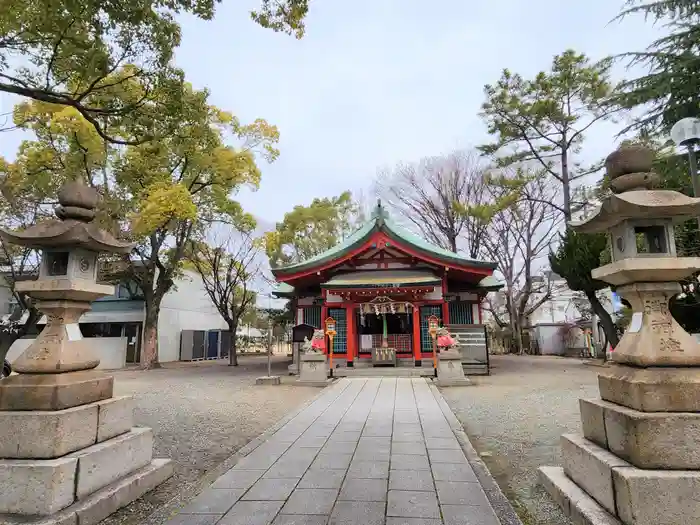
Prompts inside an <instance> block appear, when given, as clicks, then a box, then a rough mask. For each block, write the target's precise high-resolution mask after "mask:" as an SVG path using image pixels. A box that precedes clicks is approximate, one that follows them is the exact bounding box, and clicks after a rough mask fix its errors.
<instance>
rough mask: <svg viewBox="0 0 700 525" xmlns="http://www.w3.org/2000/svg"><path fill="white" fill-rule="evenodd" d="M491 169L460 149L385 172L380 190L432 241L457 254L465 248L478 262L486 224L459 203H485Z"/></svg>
mask: <svg viewBox="0 0 700 525" xmlns="http://www.w3.org/2000/svg"><path fill="white" fill-rule="evenodd" d="M486 171H487V167H486V165H485V164H484V162H483V160H482V159H480V158H479V155H478V153H474V152H470V151H456V152H453V153H451V154H449V155H447V156H444V157H431V158H425V159H422V160H421V161H419V162H417V163H415V164H399V165H398V166H396V167H395V168H394V169H393V170H389V171H384V172H380V173H379V175H378V177H377V181H376V185H377V192H378V193H379V195H380V196H382V197H383V198H384V199H385V200H387V201H388V203H389V204H390V205H392V206H394V207H395V208H396V209H397V210H398V211H399V212H400V213H401V215H402V216H403V217H404V218H405V219H406V220H407V221H409V222H411V223H412V224H413V225H414V227H415V228H416V229H417V230H418V231H419V232H420V233H422V234H423V236H424V237H425V238H426V239H428V240H429V241H430V242H432V243H434V244H437V245H438V246H441V247H443V248H445V249H447V250H450V251H453V252H455V253H456V252H458V251H459V250H460V248H461V246H462V245H464V247H465V251H466V252H467V253H468V255H469V257H471V258H473V259H478V258H479V256H480V255H481V247H482V242H483V237H484V234H485V226H484V225H483V224H482V223H481V221H479V220H478V219H477V218H475V217H470V216H466V215H464V214H461V213H459V212H458V210H457V208H456V207H455V203H461V204H463V205H479V204H481V203H482V202H483V199H484V198H485V183H484V175H485V173H486Z"/></svg>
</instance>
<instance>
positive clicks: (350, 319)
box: [345, 303, 357, 367]
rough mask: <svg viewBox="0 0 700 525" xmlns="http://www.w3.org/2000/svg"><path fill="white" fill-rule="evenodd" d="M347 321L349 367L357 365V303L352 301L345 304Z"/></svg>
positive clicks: (347, 357)
mask: <svg viewBox="0 0 700 525" xmlns="http://www.w3.org/2000/svg"><path fill="white" fill-rule="evenodd" d="M345 323H346V332H347V334H346V352H347V355H346V359H347V364H348V366H349V367H353V366H355V347H356V345H357V335H355V305H354V304H352V303H350V304H346V305H345Z"/></svg>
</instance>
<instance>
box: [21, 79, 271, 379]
mask: <svg viewBox="0 0 700 525" xmlns="http://www.w3.org/2000/svg"><path fill="white" fill-rule="evenodd" d="M173 110H177V111H178V112H179V113H176V114H173V115H172V118H173V119H175V118H176V119H177V120H178V121H179V122H180V125H179V126H178V130H177V132H176V133H173V132H169V133H168V134H161V139H160V140H158V141H153V142H146V143H142V144H139V145H133V146H128V147H116V146H114V145H113V144H110V143H108V142H106V141H104V140H103V139H102V137H101V136H100V134H99V132H98V131H97V130H96V129H95V128H94V126H92V124H91V123H90V122H89V121H88V120H86V119H85V118H84V117H83V115H82V114H81V113H80V112H79V111H78V110H77V109H76V108H73V107H70V106H68V107H67V106H58V105H55V104H46V103H44V102H32V103H23V104H21V105H20V106H19V107H18V108H17V110H16V112H15V115H16V119H17V121H18V124H19V125H21V126H22V127H23V128H24V129H26V130H28V131H31V132H33V133H34V135H35V137H36V138H35V140H31V141H25V142H24V143H23V144H22V146H21V147H20V151H19V153H18V156H17V159H16V161H15V163H14V165H15V168H14V171H15V173H18V174H20V176H24V177H25V179H27V183H29V184H39V183H44V181H45V180H51V181H52V184H60V183H61V182H62V181H65V180H66V179H69V178H74V177H83V178H84V179H85V180H86V182H87V183H88V184H90V185H91V186H93V187H95V188H96V189H97V190H98V191H99V193H100V194H101V196H102V205H101V209H100V214H99V217H98V218H99V220H100V221H101V222H102V224H103V225H104V227H106V228H107V229H109V230H110V231H112V232H113V233H115V234H116V235H118V236H121V237H125V238H128V239H130V240H132V241H134V242H135V243H136V248H135V249H134V251H133V253H132V254H131V255H130V256H126V257H125V258H124V259H123V260H121V261H118V263H119V264H117V265H116V268H117V269H116V270H115V271H114V272H113V275H112V276H111V278H112V279H113V280H125V281H127V282H133V283H135V284H137V285H138V287H139V288H140V290H141V291H142V293H143V298H144V301H145V305H146V318H145V322H144V345H143V352H142V365H143V366H144V367H145V368H150V367H153V366H157V363H158V347H157V341H158V338H157V326H158V316H159V314H160V305H161V302H162V299H163V297H164V296H165V294H166V293H167V292H168V291H169V290H170V289H171V288H172V287H173V285H174V282H175V279H176V278H177V277H178V276H179V275H180V273H181V271H182V269H183V264H184V259H185V255H186V253H185V249H186V246H187V245H188V243H189V241H190V239H192V238H194V236H195V235H201V234H202V233H203V231H204V230H205V229H206V228H207V226H208V225H210V224H212V223H214V222H216V223H225V224H228V225H231V226H233V227H235V228H236V229H238V230H241V231H249V230H250V229H252V228H253V227H254V225H255V221H254V219H253V217H252V216H251V215H250V214H248V213H245V212H244V211H243V209H242V208H241V205H240V203H238V201H237V200H236V199H235V194H236V192H237V191H238V189H240V188H241V187H244V186H249V187H252V188H257V186H258V184H259V181H260V170H259V168H258V166H257V163H256V155H257V154H260V155H261V156H262V157H263V158H264V159H266V160H268V161H272V160H274V159H275V158H276V157H277V154H278V152H277V150H276V149H275V148H274V144H275V143H276V142H277V141H278V139H279V133H278V131H277V129H276V128H275V127H274V126H270V125H269V124H267V123H266V122H265V121H264V120H261V119H258V120H256V121H254V122H253V123H252V124H246V125H244V124H242V123H241V122H240V121H239V120H238V119H237V118H236V117H234V116H233V115H231V114H230V113H227V112H225V111H222V110H220V109H218V108H216V107H214V106H212V105H210V104H209V102H208V93H207V92H206V91H196V90H193V89H192V88H191V87H189V86H187V87H186V89H185V90H184V92H183V104H181V105H177V106H176V107H175V108H173ZM127 125H128V124H127V123H124V126H127ZM167 125H168V124H167V123H163V128H162V129H161V130H157V131H166V126H167ZM233 140H235V141H236V142H237V143H238V146H236V147H234V146H231V145H229V144H228V142H230V141H233ZM31 173H35V174H38V175H37V176H35V177H32V178H28V177H26V176H27V175H29V174H31ZM22 174H24V175H22Z"/></svg>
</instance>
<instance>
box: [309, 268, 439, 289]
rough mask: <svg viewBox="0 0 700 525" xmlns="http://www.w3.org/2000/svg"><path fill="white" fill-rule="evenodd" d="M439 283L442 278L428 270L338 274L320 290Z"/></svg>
mask: <svg viewBox="0 0 700 525" xmlns="http://www.w3.org/2000/svg"><path fill="white" fill-rule="evenodd" d="M440 283H442V278H440V277H438V276H437V275H435V274H434V273H433V272H431V271H430V270H376V271H370V272H348V273H339V274H336V275H334V276H333V277H331V278H330V279H328V281H326V282H325V283H323V284H322V285H321V288H366V287H373V286H380V285H381V286H382V287H387V286H388V287H392V286H393V287H402V286H427V285H436V284H440Z"/></svg>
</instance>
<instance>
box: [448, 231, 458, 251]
mask: <svg viewBox="0 0 700 525" xmlns="http://www.w3.org/2000/svg"><path fill="white" fill-rule="evenodd" d="M448 241H449V243H450V251H451V252H454V253H457V236H456V235H450V236H449V239H448Z"/></svg>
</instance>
